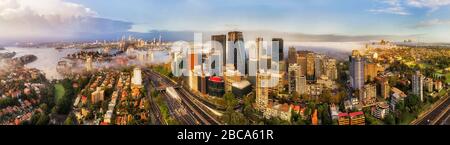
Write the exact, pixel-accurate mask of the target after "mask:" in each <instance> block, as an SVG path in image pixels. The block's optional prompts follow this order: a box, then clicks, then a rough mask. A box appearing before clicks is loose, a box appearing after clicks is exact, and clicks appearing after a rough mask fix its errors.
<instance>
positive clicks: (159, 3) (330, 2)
mask: <svg viewBox="0 0 450 145" xmlns="http://www.w3.org/2000/svg"><path fill="white" fill-rule="evenodd" d="M0 1H8V0H0ZM21 1H30V0H21ZM45 1H62V2H63V3H71V4H76V5H79V7H81V8H86V9H89V11H92V12H94V13H95V14H94V15H90V14H86V15H87V16H89V17H98V18H104V19H108V20H115V21H123V22H126V23H129V24H130V25H131V26H130V27H131V28H130V29H128V30H125V31H132V32H149V31H151V30H168V31H228V30H233V29H237V30H243V31H246V30H270V31H281V32H296V33H305V34H338V35H350V36H358V35H420V38H419V39H423V41H430V42H450V39H449V38H450V36H449V35H450V29H449V28H450V0H126V1H124V0H45ZM0 8H1V4H0ZM0 14H1V9H0ZM0 16H1V15H0ZM0 19H1V17H0ZM114 24H115V22H111V23H108V25H109V26H111V27H112V26H113V25H114ZM119 25H121V27H120V28H121V29H122V28H128V27H125V26H123V25H124V23H120V24H119ZM80 27H81V26H80Z"/></svg>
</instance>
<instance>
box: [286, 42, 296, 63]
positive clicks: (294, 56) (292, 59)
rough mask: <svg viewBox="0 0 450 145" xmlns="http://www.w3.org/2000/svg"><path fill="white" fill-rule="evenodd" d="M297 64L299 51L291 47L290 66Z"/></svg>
mask: <svg viewBox="0 0 450 145" xmlns="http://www.w3.org/2000/svg"><path fill="white" fill-rule="evenodd" d="M294 63H297V50H296V48H295V47H292V46H291V47H289V50H288V64H289V65H290V64H294Z"/></svg>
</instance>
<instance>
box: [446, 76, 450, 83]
mask: <svg viewBox="0 0 450 145" xmlns="http://www.w3.org/2000/svg"><path fill="white" fill-rule="evenodd" d="M445 78H446V79H445V83H447V84H448V83H450V73H447V74H445Z"/></svg>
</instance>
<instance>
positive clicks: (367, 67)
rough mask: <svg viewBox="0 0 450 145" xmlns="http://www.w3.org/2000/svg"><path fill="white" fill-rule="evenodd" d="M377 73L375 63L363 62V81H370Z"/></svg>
mask: <svg viewBox="0 0 450 145" xmlns="http://www.w3.org/2000/svg"><path fill="white" fill-rule="evenodd" d="M377 73H378V72H377V65H376V64H375V63H366V64H364V81H369V80H371V81H372V80H373V79H374V78H375V77H376V76H377Z"/></svg>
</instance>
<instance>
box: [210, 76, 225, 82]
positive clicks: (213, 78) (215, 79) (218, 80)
mask: <svg viewBox="0 0 450 145" xmlns="http://www.w3.org/2000/svg"><path fill="white" fill-rule="evenodd" d="M209 80H210V81H213V82H216V83H220V82H223V80H222V78H221V77H210V78H209Z"/></svg>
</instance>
